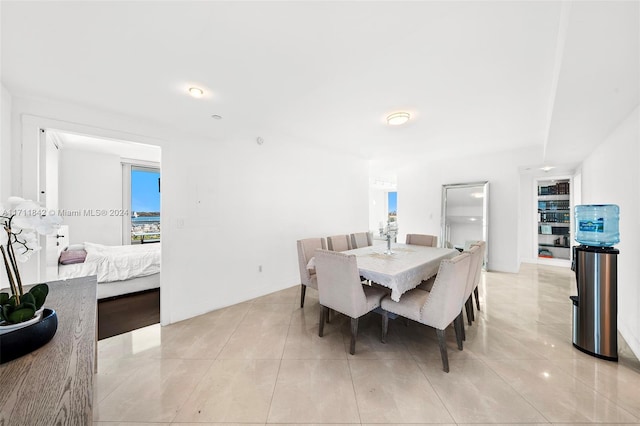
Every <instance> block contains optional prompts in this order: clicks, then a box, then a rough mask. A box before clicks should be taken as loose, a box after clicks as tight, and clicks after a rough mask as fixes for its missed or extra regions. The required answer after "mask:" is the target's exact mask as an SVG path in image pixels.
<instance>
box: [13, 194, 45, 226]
mask: <svg viewBox="0 0 640 426" xmlns="http://www.w3.org/2000/svg"><path fill="white" fill-rule="evenodd" d="M42 213H43V209H42V207H40V206H39V205H38V204H37V203H35V202H33V201H31V200H24V201H22V202H21V203H20V204H18V205H17V206H16V208H15V215H14V216H13V219H12V226H13V225H15V226H16V227H18V228H21V229H34V228H35V227H36V226H37V225H38V222H39V221H40V217H41V216H42Z"/></svg>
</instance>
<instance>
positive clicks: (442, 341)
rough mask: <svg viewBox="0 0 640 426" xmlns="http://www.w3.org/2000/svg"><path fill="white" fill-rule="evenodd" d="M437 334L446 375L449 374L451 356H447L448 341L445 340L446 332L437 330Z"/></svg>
mask: <svg viewBox="0 0 640 426" xmlns="http://www.w3.org/2000/svg"><path fill="white" fill-rule="evenodd" d="M436 334H437V335H438V346H440V356H441V357H442V370H444V372H445V373H448V372H449V356H448V355H447V341H446V339H445V335H444V330H439V329H437V328H436Z"/></svg>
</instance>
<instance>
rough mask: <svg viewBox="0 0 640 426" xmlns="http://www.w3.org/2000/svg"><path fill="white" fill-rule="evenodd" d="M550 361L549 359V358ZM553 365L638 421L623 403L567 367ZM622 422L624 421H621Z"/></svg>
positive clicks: (639, 419) (639, 418)
mask: <svg viewBox="0 0 640 426" xmlns="http://www.w3.org/2000/svg"><path fill="white" fill-rule="evenodd" d="M572 359H575V358H572ZM550 361H551V360H550ZM553 365H554V366H556V367H557V368H559V369H560V370H561V371H562V372H563V373H565V374H567V375H568V376H571V377H572V378H573V379H575V380H577V381H578V382H580V383H582V384H583V385H584V386H585V387H587V388H588V389H591V390H592V391H593V392H595V394H596V395H599V396H601V397H603V398H604V399H606V400H608V401H609V402H610V403H612V404H613V405H615V406H616V407H618V408H619V409H621V410H623V411H625V412H626V413H627V414H629V415H630V416H631V417H633V418H635V419H636V422H639V421H640V417H638V416H636V415H635V414H633V413H631V412H630V411H629V410H627V408H626V407H625V406H623V405H620V404H619V403H618V402H616V401H615V400H613V399H611V398H610V397H609V396H608V394H606V393H602V392H600V391H599V390H598V389H596V387H594V386H593V385H590V384H589V383H587V382H586V381H584V380H582V379H580V377H578V376H575V375H573V374H571V373H570V372H569V371H568V370H567V369H565V368H563V367H562V366H560V365H558V364H555V363H553ZM622 423H623V424H624V423H625V422H622Z"/></svg>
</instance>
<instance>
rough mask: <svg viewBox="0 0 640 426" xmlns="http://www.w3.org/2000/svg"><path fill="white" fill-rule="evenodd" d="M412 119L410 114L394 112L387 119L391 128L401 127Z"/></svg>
mask: <svg viewBox="0 0 640 426" xmlns="http://www.w3.org/2000/svg"><path fill="white" fill-rule="evenodd" d="M410 118H411V115H409V113H408V112H394V113H393V114H391V115H389V116H388V117H387V124H389V125H390V126H399V125H401V124H404V123H406V122H407V121H409V119H410Z"/></svg>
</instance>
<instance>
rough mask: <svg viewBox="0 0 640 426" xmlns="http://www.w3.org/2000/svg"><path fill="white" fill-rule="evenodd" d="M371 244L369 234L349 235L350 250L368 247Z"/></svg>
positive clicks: (371, 239)
mask: <svg viewBox="0 0 640 426" xmlns="http://www.w3.org/2000/svg"><path fill="white" fill-rule="evenodd" d="M372 244H373V237H372V236H371V232H356V233H354V234H351V248H354V249H357V248H362V247H368V246H370V245H372Z"/></svg>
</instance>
